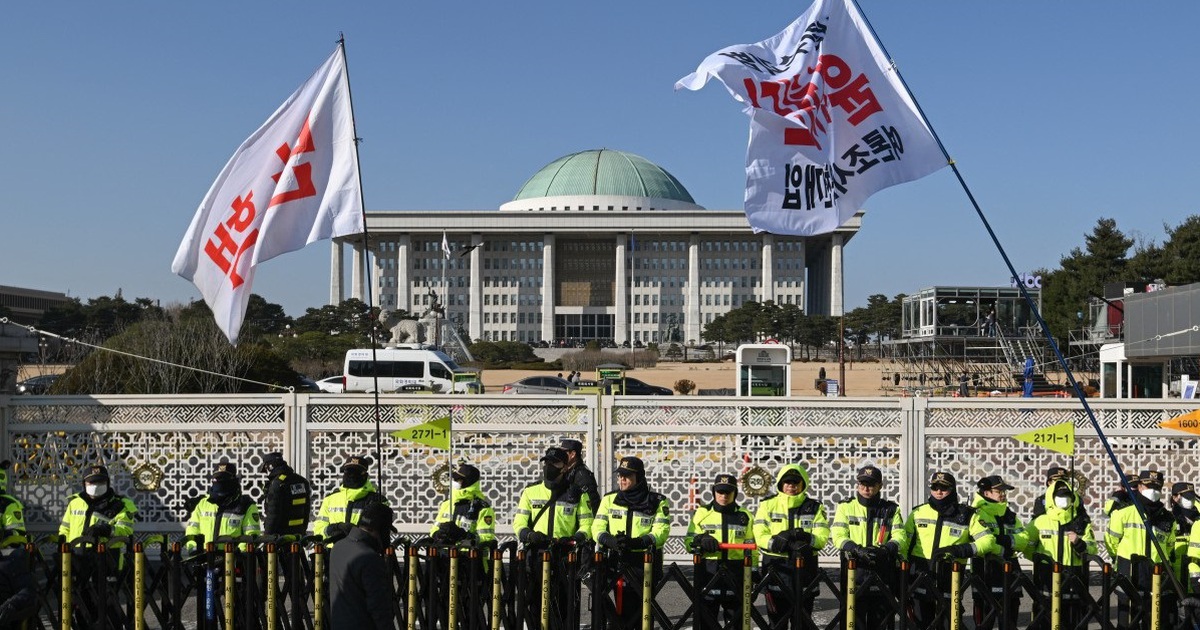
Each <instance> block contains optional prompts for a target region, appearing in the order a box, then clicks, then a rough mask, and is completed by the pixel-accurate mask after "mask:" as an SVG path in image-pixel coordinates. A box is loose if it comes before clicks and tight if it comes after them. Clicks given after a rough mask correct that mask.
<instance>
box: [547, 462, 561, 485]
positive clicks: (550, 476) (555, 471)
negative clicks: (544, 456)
mask: <svg viewBox="0 0 1200 630" xmlns="http://www.w3.org/2000/svg"><path fill="white" fill-rule="evenodd" d="M561 476H562V469H561V468H559V467H557V466H555V465H554V464H550V463H546V464H542V479H543V480H544V481H546V483H550V482H553V481H558V478H559V477H561Z"/></svg>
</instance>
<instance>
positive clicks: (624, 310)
mask: <svg viewBox="0 0 1200 630" xmlns="http://www.w3.org/2000/svg"><path fill="white" fill-rule="evenodd" d="M628 241H629V237H627V236H626V235H624V234H618V235H617V261H616V262H617V273H616V278H615V279H616V282H615V283H614V284H613V287H614V289H613V304H614V305H615V306H616V309H615V314H614V318H615V319H616V322H614V323H615V324H616V325H615V326H614V327H613V341H614V342H615V343H616V344H617V345H620V344H621V342H622V341H628V342H629V343H630V344H631V345H632V344H633V338H632V337H631V336H630V333H629V269H628V268H627V267H626V258H627V255H626V250H625V248H626V246H627V244H628Z"/></svg>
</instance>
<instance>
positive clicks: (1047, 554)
mask: <svg viewBox="0 0 1200 630" xmlns="http://www.w3.org/2000/svg"><path fill="white" fill-rule="evenodd" d="M1041 503H1042V510H1041V514H1040V515H1038V516H1036V517H1034V519H1033V520H1032V521H1030V523H1029V525H1028V526H1027V527H1026V529H1025V531H1026V533H1027V537H1028V540H1029V547H1028V553H1027V555H1029V556H1030V557H1031V558H1032V559H1033V561H1034V564H1033V581H1034V584H1036V585H1037V587H1038V590H1040V591H1041V592H1042V594H1043V595H1044V596H1046V597H1050V595H1051V592H1052V587H1053V577H1054V573H1053V563H1058V564H1059V565H1060V566H1061V569H1062V573H1061V576H1060V579H1061V583H1062V594H1063V595H1062V610H1063V612H1064V614H1065V616H1064V617H1063V619H1062V621H1063V623H1062V626H1063V627H1064V628H1075V627H1078V626H1079V622H1080V621H1082V620H1083V614H1084V612H1085V611H1086V606H1085V605H1084V603H1083V599H1082V594H1083V592H1084V590H1085V589H1086V588H1087V584H1088V576H1087V570H1086V567H1085V564H1084V561H1085V559H1086V557H1087V555H1088V554H1094V553H1096V538H1095V535H1094V534H1093V532H1092V522H1091V519H1089V518H1088V517H1087V513H1086V511H1085V510H1084V509H1083V505H1082V503H1081V502H1080V500H1079V496H1078V495H1077V494H1076V493H1075V490H1074V488H1073V487H1072V486H1071V482H1070V481H1069V480H1068V479H1067V478H1063V479H1060V480H1057V481H1055V482H1053V483H1052V484H1051V485H1050V487H1048V488H1046V491H1045V493H1044V494H1043V495H1042V499H1041ZM1038 615H1043V616H1042V619H1041V620H1040V621H1039V622H1038V623H1036V624H1035V627H1036V628H1038V629H1043V628H1047V627H1049V616H1048V613H1043V612H1042V609H1041V607H1038V606H1035V610H1034V616H1035V617H1037V616H1038Z"/></svg>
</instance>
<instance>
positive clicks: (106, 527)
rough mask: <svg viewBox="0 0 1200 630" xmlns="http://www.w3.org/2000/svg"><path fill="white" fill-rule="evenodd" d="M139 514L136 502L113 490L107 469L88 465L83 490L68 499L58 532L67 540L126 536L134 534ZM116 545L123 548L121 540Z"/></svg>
mask: <svg viewBox="0 0 1200 630" xmlns="http://www.w3.org/2000/svg"><path fill="white" fill-rule="evenodd" d="M136 517H137V506H136V505H134V503H133V501H131V500H129V499H128V498H126V497H124V496H121V495H119V494H117V493H116V492H114V491H113V489H112V485H111V479H110V477H109V475H108V468H106V467H104V466H89V467H88V469H87V471H86V472H85V473H84V475H83V491H82V492H77V493H75V494H73V495H71V496H70V498H68V499H67V509H66V511H65V512H63V517H62V522H61V523H59V525H58V533H59V535H60V536H62V537H63V538H64V539H66V540H67V541H68V542H71V541H73V540H75V539H76V538H79V537H80V536H92V537H95V538H97V539H99V538H116V537H127V536H130V535H131V534H133V523H134V520H136ZM113 546H115V547H117V548H120V543H114V544H113ZM110 548H111V547H110Z"/></svg>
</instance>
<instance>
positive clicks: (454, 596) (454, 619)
mask: <svg viewBox="0 0 1200 630" xmlns="http://www.w3.org/2000/svg"><path fill="white" fill-rule="evenodd" d="M447 591H448V592H449V596H448V597H447V598H446V599H447V606H448V608H447V610H446V627H447V628H457V627H458V547H455V546H454V545H451V546H450V585H449V588H447Z"/></svg>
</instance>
